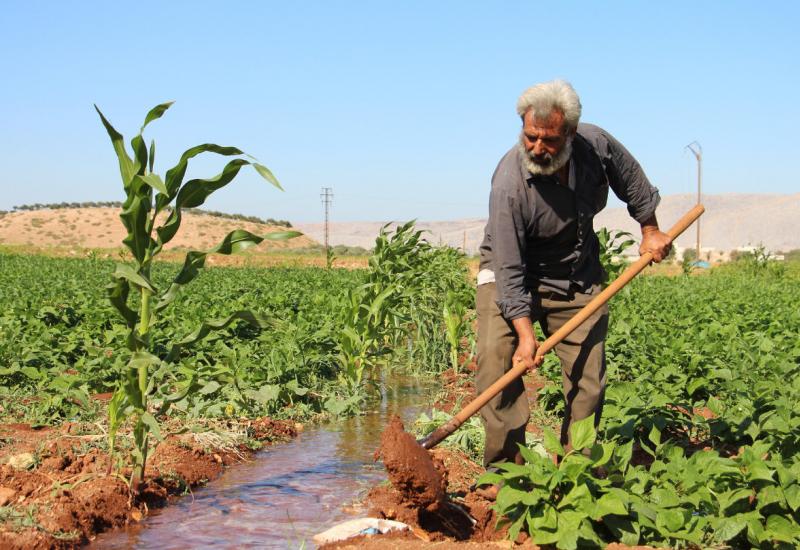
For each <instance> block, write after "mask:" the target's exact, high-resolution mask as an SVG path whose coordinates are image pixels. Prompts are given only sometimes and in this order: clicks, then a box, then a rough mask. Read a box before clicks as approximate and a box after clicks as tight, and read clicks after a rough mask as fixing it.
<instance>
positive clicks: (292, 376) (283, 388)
mask: <svg viewBox="0 0 800 550" xmlns="http://www.w3.org/2000/svg"><path fill="white" fill-rule="evenodd" d="M403 239H405V241H403ZM417 239H418V235H417V236H416V237H415V235H414V234H412V233H409V232H405V233H399V238H398V236H397V235H395V239H394V240H393V241H392V240H389V239H386V240H385V242H386V243H387V246H386V248H385V250H384V252H385V254H384V257H382V258H380V263H381V268H380V269H378V268H376V269H370V270H345V269H331V270H327V269H318V268H286V269H281V268H273V269H262V268H214V269H208V270H206V271H205V272H204V273H203V275H202V277H200V278H199V279H198V281H196V285H197V286H196V287H195V289H196V291H195V292H193V293H191V294H188V293H186V294H184V295H182V296H181V297H180V298H178V299H177V300H176V301H175V303H174V307H173V308H172V309H171V310H169V311H170V313H169V314H168V315H163V316H162V318H161V319H160V320H159V325H158V326H157V327H156V329H155V332H154V334H153V336H152V342H151V345H152V346H153V349H154V350H156V354H157V355H158V356H160V358H161V359H163V363H161V364H160V365H159V367H158V368H156V369H154V370H153V372H152V376H153V383H152V384H153V388H152V393H153V394H154V395H156V396H158V398H159V399H160V400H163V399H165V398H166V397H168V396H169V395H174V394H176V393H179V394H181V395H182V397H181V398H180V399H176V400H174V402H173V403H172V406H171V408H170V414H171V415H188V416H191V417H204V418H208V417H212V418H213V417H231V418H237V417H240V416H250V417H253V416H258V415H272V416H278V417H281V416H288V417H292V418H295V419H306V418H309V417H314V416H316V415H320V414H327V415H334V416H335V415H340V414H352V413H353V412H357V411H358V410H359V408H360V406H361V405H362V401H363V400H364V399H366V398H368V396H369V393H368V391H367V389H366V388H367V383H366V382H367V379H368V378H369V377H370V376H371V375H372V369H373V368H377V367H379V366H383V365H388V364H392V365H395V366H396V365H402V366H404V367H406V368H411V369H419V368H422V366H423V365H424V366H425V368H426V369H428V370H431V369H438V370H444V369H445V368H447V367H448V366H449V362H450V358H451V355H452V354H451V349H450V343H449V341H448V339H447V334H446V333H443V332H442V331H440V330H438V328H439V327H438V326H439V325H440V324H441V325H443V323H444V313H443V311H444V308H445V307H447V305H448V303H452V302H453V301H454V300H455V299H456V298H455V296H456V294H454V289H455V290H456V291H460V294H459V295H458V296H459V299H460V300H461V301H462V302H468V301H469V300H470V299H471V291H470V289H469V285H468V283H467V279H466V268H465V267H464V265H463V263H462V261H461V259H460V256H459V255H458V254H457V253H456V252H455V251H448V250H445V249H433V248H431V247H429V246H427V245H426V244H424V243H421V242H418V240H417ZM398 244H402V245H404V246H407V250H403V251H402V253H403V254H405V257H403V258H398V259H399V262H398V263H397V265H394V264H393V263H392V261H393V259H392V258H391V255H392V254H394V253H395V252H396V251H397V248H398ZM409 259H410V260H411V261H409ZM0 261H1V262H2V268H0V287H2V288H3V292H2V294H0V311H1V312H2V313H0V374H1V375H2V376H3V385H2V387H1V388H0V392H2V402H3V405H2V417H3V419H4V420H5V421H25V422H33V423H36V424H53V423H58V422H62V421H65V420H69V421H78V420H81V421H90V420H94V419H95V418H97V416H98V415H99V414H100V411H99V406H98V404H97V403H98V402H97V401H96V400H94V399H92V397H93V396H97V395H102V394H107V393H108V392H114V391H115V390H116V389H117V388H118V386H119V380H120V379H123V378H124V375H125V372H126V370H127V369H129V368H130V367H129V362H130V360H131V355H132V354H131V352H130V351H129V350H127V349H126V348H125V346H124V342H125V339H126V337H127V327H126V326H125V324H124V322H122V319H121V318H119V315H118V314H117V312H116V311H115V309H114V307H112V305H111V303H110V302H109V299H108V296H107V295H106V291H105V290H104V288H105V286H106V285H107V284H108V282H109V280H110V274H111V273H112V272H113V271H114V264H113V262H110V261H105V260H96V259H94V260H93V259H63V258H46V257H42V256H24V255H3V256H2V257H0ZM376 261H377V260H376ZM177 269H178V266H177V265H175V264H157V265H156V266H155V269H154V273H153V279H154V281H155V282H156V284H161V283H162V282H164V281H168V280H169V277H170V276H171V275H172V274H173V273H174V272H175V271H176V270H177ZM381 270H389V271H381ZM448 291H449V294H448ZM448 296H449V297H450V302H448V299H447V297H448ZM362 306H363V307H362ZM450 307H453V306H452V305H451V306H450ZM459 307H461V308H462V310H463V309H464V306H459ZM239 310H253V311H254V312H256V313H257V315H258V316H259V320H260V322H262V325H263V326H252V325H251V324H248V323H246V322H238V323H237V322H236V321H235V320H234V322H232V323H231V324H230V326H227V327H225V328H224V329H221V330H214V331H208V334H207V335H205V337H204V338H202V340H200V341H199V342H198V343H197V344H196V346H195V347H194V348H193V349H192V352H191V353H187V352H185V351H184V350H183V349H181V347H180V346H179V345H178V346H176V345H175V343H174V342H176V341H178V342H179V341H180V340H181V339H185V338H186V337H187V336H191V335H192V334H194V335H195V336H196V335H197V331H198V330H199V329H201V328H202V327H204V326H205V327H207V326H208V325H209V324H213V319H214V318H219V317H223V316H225V315H228V314H229V313H230V312H231V311H239ZM209 319H212V321H209ZM433 327H436V330H434V329H433ZM467 328H468V327H467V325H466V323H461V325H460V326H457V327H454V328H453V330H454V331H460V332H454V333H453V334H454V337H455V338H456V339H459V338H460V337H462V336H464V335H466V332H465V331H466V330H467ZM423 333H424V334H426V338H425V340H424V341H420V340H419V339H418V338H417V336H418V335H419V334H423ZM456 344H457V343H456Z"/></svg>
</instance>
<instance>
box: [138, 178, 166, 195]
mask: <svg viewBox="0 0 800 550" xmlns="http://www.w3.org/2000/svg"><path fill="white" fill-rule="evenodd" d="M136 178H137V179H139V180H140V181H141V183H142V184H144V185H149V186H150V187H152V188H153V189H155V190H156V191H158V192H159V193H163V194H164V195H166V194H167V187H166V186H165V185H164V182H163V181H161V176H159V175H158V174H146V175H144V176H136Z"/></svg>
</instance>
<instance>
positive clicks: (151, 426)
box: [140, 412, 164, 441]
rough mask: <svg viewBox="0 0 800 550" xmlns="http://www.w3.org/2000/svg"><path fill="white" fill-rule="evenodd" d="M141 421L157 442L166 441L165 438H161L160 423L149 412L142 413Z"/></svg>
mask: <svg viewBox="0 0 800 550" xmlns="http://www.w3.org/2000/svg"><path fill="white" fill-rule="evenodd" d="M140 419H141V421H142V423H143V424H144V425H145V426H147V428H148V430H149V431H150V433H152V434H153V436H154V437H155V438H156V439H157V440H159V441H163V440H164V438H163V437H161V430H160V429H159V427H158V421H157V420H156V419H155V418H154V417H153V415H152V414H150V413H149V412H145V413H142V415H141V417H140Z"/></svg>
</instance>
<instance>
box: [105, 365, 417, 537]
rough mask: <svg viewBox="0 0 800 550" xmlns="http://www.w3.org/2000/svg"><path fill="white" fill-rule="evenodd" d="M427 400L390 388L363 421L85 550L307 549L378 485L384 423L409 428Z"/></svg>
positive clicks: (241, 471)
mask: <svg viewBox="0 0 800 550" xmlns="http://www.w3.org/2000/svg"><path fill="white" fill-rule="evenodd" d="M429 394H430V392H429V391H426V389H425V388H424V387H422V386H420V385H419V384H418V383H416V382H414V381H413V380H411V379H399V380H398V379H396V380H393V381H392V382H391V383H390V384H387V386H386V389H385V390H384V391H383V395H382V399H381V402H380V404H376V408H375V410H372V411H370V412H368V413H367V414H366V415H364V416H360V417H357V418H351V419H348V420H345V421H343V422H339V423H336V424H330V425H324V426H319V427H309V428H307V429H306V431H305V432H303V433H302V434H300V436H298V437H297V438H296V439H295V440H293V441H291V442H289V443H286V444H281V445H275V446H272V447H269V448H268V449H265V450H264V451H262V452H260V453H258V454H257V455H256V456H255V458H254V460H253V461H252V462H247V463H243V464H238V465H236V466H234V467H232V468H230V469H229V470H228V471H227V472H225V473H224V474H223V475H222V476H221V477H220V478H219V479H216V480H214V481H213V482H212V483H211V484H210V486H208V487H205V488H202V489H199V490H196V491H194V494H193V495H190V496H186V497H184V498H183V499H181V500H179V501H178V502H176V503H174V504H172V505H170V506H169V507H167V508H165V509H163V510H159V511H155V512H153V513H152V514H151V515H150V516H149V517H148V518H147V519H146V520H145V521H143V522H142V523H141V524H139V525H137V526H135V527H130V528H128V529H127V530H124V531H117V532H113V533H107V534H105V535H100V536H99V537H97V539H96V540H95V541H94V543H93V544H91V545H90V548H95V549H123V548H125V549H129V548H130V549H132V548H165V549H178V548H205V547H215V548H243V547H250V548H314V546H315V545H314V543H313V541H312V540H311V538H312V537H313V536H314V535H315V534H317V533H320V532H322V531H324V530H325V529H327V528H328V527H331V526H333V525H335V524H337V523H340V522H342V521H346V520H348V519H352V518H354V517H359V516H363V515H364V512H365V511H364V510H362V509H360V508H359V506H358V502H359V501H360V500H361V498H362V497H363V496H364V494H365V493H366V492H367V491H368V490H369V489H370V488H371V487H373V486H374V485H376V484H378V483H381V482H382V481H383V480H385V479H386V472H385V470H384V469H383V466H382V464H381V463H376V462H374V461H373V457H372V455H373V453H374V452H375V450H376V449H377V448H378V445H379V443H380V436H381V432H382V431H383V429H384V427H385V426H386V423H387V422H388V419H389V417H390V416H391V415H392V414H398V415H400V416H401V418H402V419H403V421H404V422H406V423H410V422H411V421H412V420H413V419H414V418H416V416H417V415H418V414H419V412H420V411H422V410H424V409H425V408H429V405H430V404H429V401H428V400H429ZM426 406H427V407H426Z"/></svg>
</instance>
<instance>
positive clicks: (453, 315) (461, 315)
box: [443, 290, 467, 375]
mask: <svg viewBox="0 0 800 550" xmlns="http://www.w3.org/2000/svg"><path fill="white" fill-rule="evenodd" d="M443 313H444V326H445V329H446V330H447V342H448V343H449V344H450V366H451V367H452V369H453V374H455V375H458V348H459V345H460V343H461V336H462V335H463V334H464V332H465V329H466V325H467V322H466V319H465V316H466V313H467V311H466V307H465V306H464V303H463V302H462V301H461V300H459V297H458V295H457V294H456V293H455V292H453V291H452V290H448V291H447V294H446V295H445V300H444V312H443Z"/></svg>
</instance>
